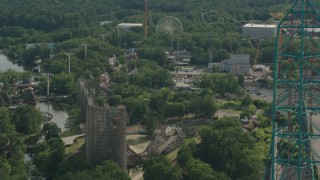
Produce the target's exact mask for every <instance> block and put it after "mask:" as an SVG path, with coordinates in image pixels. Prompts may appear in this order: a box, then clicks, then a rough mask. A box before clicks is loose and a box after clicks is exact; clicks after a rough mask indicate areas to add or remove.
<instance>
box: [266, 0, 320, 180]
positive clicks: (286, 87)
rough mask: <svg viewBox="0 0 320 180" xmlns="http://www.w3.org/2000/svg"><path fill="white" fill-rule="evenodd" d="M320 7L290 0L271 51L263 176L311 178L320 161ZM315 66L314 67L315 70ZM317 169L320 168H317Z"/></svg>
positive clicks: (303, 0) (309, 1)
mask: <svg viewBox="0 0 320 180" xmlns="http://www.w3.org/2000/svg"><path fill="white" fill-rule="evenodd" d="M319 29H320V11H319V4H318V2H317V1H316V0H295V1H294V3H293V4H292V6H291V8H289V9H288V10H287V11H286V14H285V15H284V17H283V19H282V20H281V21H280V22H279V24H278V29H277V38H276V44H275V50H274V66H273V70H274V77H273V78H274V79H273V82H274V89H273V103H272V142H271V170H270V171H267V175H266V177H267V178H266V179H272V180H275V179H316V177H317V175H316V172H317V171H316V170H315V169H316V168H319V165H320V156H319V154H318V153H319V151H320V142H319V139H320V115H319V116H318V115H316V114H318V112H319V111H320V69H319V68H320V58H319V57H320V40H319V38H318V37H317V36H319V32H320V31H319ZM318 67H319V68H318ZM318 172H319V170H318Z"/></svg>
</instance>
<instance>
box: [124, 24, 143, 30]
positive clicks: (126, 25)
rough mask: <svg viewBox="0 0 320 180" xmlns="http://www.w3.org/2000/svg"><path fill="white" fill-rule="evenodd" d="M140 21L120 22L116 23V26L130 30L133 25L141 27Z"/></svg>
mask: <svg viewBox="0 0 320 180" xmlns="http://www.w3.org/2000/svg"><path fill="white" fill-rule="evenodd" d="M142 26H143V24H142V23H120V24H118V28H119V29H122V30H125V31H130V30H131V29H132V28H135V27H142Z"/></svg>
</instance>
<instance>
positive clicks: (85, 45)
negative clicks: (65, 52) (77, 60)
mask: <svg viewBox="0 0 320 180" xmlns="http://www.w3.org/2000/svg"><path fill="white" fill-rule="evenodd" d="M83 45H84V59H87V46H88V45H89V44H87V43H84V44H83Z"/></svg>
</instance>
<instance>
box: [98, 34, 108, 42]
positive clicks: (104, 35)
mask: <svg viewBox="0 0 320 180" xmlns="http://www.w3.org/2000/svg"><path fill="white" fill-rule="evenodd" d="M100 36H101V38H102V40H103V42H105V39H106V36H108V34H100Z"/></svg>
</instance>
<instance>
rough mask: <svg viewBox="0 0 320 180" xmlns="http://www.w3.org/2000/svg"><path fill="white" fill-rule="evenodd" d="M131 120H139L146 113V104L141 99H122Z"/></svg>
mask: <svg viewBox="0 0 320 180" xmlns="http://www.w3.org/2000/svg"><path fill="white" fill-rule="evenodd" d="M123 103H124V104H125V105H126V107H127V112H128V115H129V117H130V120H131V121H140V120H141V119H142V117H143V116H144V114H145V113H146V111H147V110H146V105H145V102H144V101H143V99H141V98H134V97H128V98H125V99H124V100H123Z"/></svg>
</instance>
